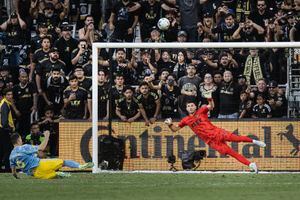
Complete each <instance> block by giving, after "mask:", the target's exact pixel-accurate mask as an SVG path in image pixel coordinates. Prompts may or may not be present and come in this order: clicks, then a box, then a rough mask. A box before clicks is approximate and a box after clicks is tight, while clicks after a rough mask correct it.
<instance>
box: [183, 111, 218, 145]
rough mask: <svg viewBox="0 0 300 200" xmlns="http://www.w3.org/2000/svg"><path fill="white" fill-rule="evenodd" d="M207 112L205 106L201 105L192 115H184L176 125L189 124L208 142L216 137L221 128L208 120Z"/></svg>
mask: <svg viewBox="0 0 300 200" xmlns="http://www.w3.org/2000/svg"><path fill="white" fill-rule="evenodd" d="M207 112H208V108H207V106H202V107H201V108H199V109H198V110H197V111H196V112H195V113H194V115H192V116H190V115H189V116H186V117H184V118H183V119H182V120H181V121H180V122H179V124H178V126H179V127H181V128H182V127H184V126H189V127H190V128H191V129H192V130H193V131H194V133H195V134H196V135H198V136H199V137H200V138H201V139H202V140H203V141H204V142H206V143H209V142H210V141H211V140H215V139H217V138H216V137H217V136H218V135H219V132H220V130H221V129H220V128H218V127H216V126H214V125H213V124H212V123H211V122H210V121H209V119H208V115H207Z"/></svg>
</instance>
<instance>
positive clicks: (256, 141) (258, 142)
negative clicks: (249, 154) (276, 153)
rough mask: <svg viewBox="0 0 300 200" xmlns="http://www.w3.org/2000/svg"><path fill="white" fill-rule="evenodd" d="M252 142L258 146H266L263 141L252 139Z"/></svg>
mask: <svg viewBox="0 0 300 200" xmlns="http://www.w3.org/2000/svg"><path fill="white" fill-rule="evenodd" d="M253 143H254V144H256V145H258V146H260V147H266V143H264V142H263V141H259V140H253Z"/></svg>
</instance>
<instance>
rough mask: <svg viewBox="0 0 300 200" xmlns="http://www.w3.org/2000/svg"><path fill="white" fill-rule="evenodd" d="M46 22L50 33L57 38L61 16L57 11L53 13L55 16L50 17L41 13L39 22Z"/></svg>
mask: <svg viewBox="0 0 300 200" xmlns="http://www.w3.org/2000/svg"><path fill="white" fill-rule="evenodd" d="M40 23H46V24H47V26H48V33H51V34H52V36H53V38H57V33H56V31H55V28H56V27H58V24H59V23H60V18H59V16H58V15H57V14H56V13H53V16H52V17H50V18H48V17H46V16H45V15H44V14H42V13H39V14H38V18H37V24H40Z"/></svg>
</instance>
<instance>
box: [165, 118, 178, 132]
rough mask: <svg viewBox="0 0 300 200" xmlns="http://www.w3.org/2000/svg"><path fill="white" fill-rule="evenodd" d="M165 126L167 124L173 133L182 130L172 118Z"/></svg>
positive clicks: (167, 120)
mask: <svg viewBox="0 0 300 200" xmlns="http://www.w3.org/2000/svg"><path fill="white" fill-rule="evenodd" d="M165 124H167V125H168V126H169V128H170V129H171V131H173V132H176V131H178V130H180V129H181V128H180V127H179V126H177V125H174V124H173V121H172V118H168V119H166V120H165Z"/></svg>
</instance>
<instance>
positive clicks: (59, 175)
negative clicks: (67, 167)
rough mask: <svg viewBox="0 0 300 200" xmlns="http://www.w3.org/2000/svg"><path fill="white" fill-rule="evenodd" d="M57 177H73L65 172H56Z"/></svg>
mask: <svg viewBox="0 0 300 200" xmlns="http://www.w3.org/2000/svg"><path fill="white" fill-rule="evenodd" d="M56 176H57V177H59V178H68V177H71V174H70V173H65V172H56Z"/></svg>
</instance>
